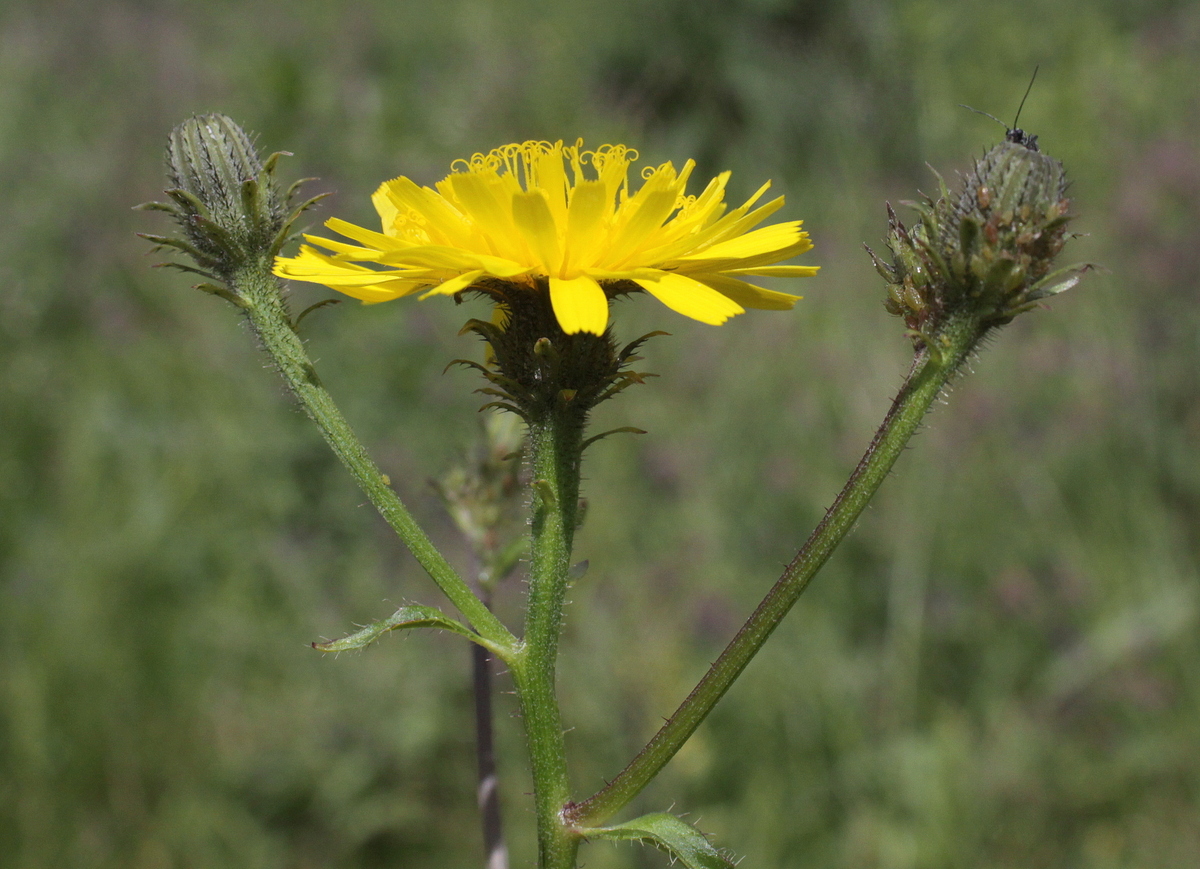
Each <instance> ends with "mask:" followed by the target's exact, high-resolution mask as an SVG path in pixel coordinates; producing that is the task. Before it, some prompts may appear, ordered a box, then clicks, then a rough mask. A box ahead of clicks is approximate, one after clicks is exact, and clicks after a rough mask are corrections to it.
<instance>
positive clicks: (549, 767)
mask: <svg viewBox="0 0 1200 869" xmlns="http://www.w3.org/2000/svg"><path fill="white" fill-rule="evenodd" d="M582 442H583V421H582V420H581V419H580V418H579V415H578V413H576V412H574V411H573V410H572V409H569V408H567V409H564V408H562V407H558V408H555V409H554V410H551V411H548V412H547V413H545V414H544V415H543V416H542V417H541V418H535V419H531V420H530V423H529V444H528V449H529V460H530V465H531V470H532V472H533V495H532V500H533V510H532V513H533V517H532V523H531V539H530V543H531V547H530V559H529V600H528V609H527V610H526V613H525V638H524V646H523V648H522V650H521V653H520V655H518V656H517V657H516V658H515V659H514V660H513V661H512V662H511V663H510V669H511V672H512V676H513V681H514V683H515V685H516V689H517V695H518V697H519V699H520V704H521V714H522V717H523V719H524V723H525V736H526V740H527V741H528V745H529V758H530V764H531V766H532V768H533V793H534V804H535V809H536V813H537V827H538V866H539V869H573V867H574V866H575V855H576V852H577V851H578V849H579V842H580V838H579V836H578V835H577V833H576V832H575V830H574V829H573V828H572V827H571V826H570V825H569V824H567V823H566V821H565V819H564V818H563V814H562V810H563V807H564V806H565V805H566V804H567V801H568V799H569V798H570V785H569V783H568V779H567V764H566V753H565V742H564V740H563V726H562V718H561V716H560V714H559V710H558V698H557V695H556V693H555V684H554V671H555V661H556V660H557V657H558V638H559V633H560V632H561V630H562V608H563V598H564V596H565V594H566V590H567V580H568V573H569V569H570V560H571V542H572V538H573V537H574V534H575V522H576V512H577V508H578V502H579V461H580V452H581V449H582Z"/></svg>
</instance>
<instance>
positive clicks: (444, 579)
mask: <svg viewBox="0 0 1200 869" xmlns="http://www.w3.org/2000/svg"><path fill="white" fill-rule="evenodd" d="M232 283H233V289H234V291H235V292H236V294H237V297H238V298H239V299H240V300H241V302H242V304H243V307H244V309H245V311H246V315H247V317H248V318H249V320H250V325H251V327H252V328H253V329H254V332H255V334H256V335H257V336H258V338H259V340H260V341H261V342H262V345H263V348H264V349H265V350H266V351H267V353H269V354H270V356H271V358H272V359H273V360H274V361H275V365H276V366H277V367H278V369H279V373H280V374H281V375H283V379H284V381H285V382H286V383H287V385H288V388H289V389H291V391H292V393H293V394H294V395H295V396H296V399H297V400H298V401H299V402H300V405H301V407H303V408H304V412H305V413H307V414H308V416H309V418H310V419H311V420H312V421H313V422H314V423H316V424H317V427H318V428H319V429H320V430H321V434H322V435H324V437H325V440H326V442H327V443H328V444H329V446H330V447H331V448H332V449H333V451H334V453H336V454H337V457H338V458H339V459H341V461H342V464H343V465H345V466H346V469H347V470H349V471H350V473H351V475H352V476H353V477H354V479H355V481H357V483H358V485H359V486H360V487H361V488H362V490H363V492H364V493H366V495H367V497H368V498H370V499H371V503H372V504H374V505H375V508H376V509H377V510H378V511H379V513H380V515H382V516H383V518H384V519H385V520H386V521H387V523H388V524H389V525H390V526H392V529H393V530H394V531H395V532H396V534H397V535H399V537H400V539H401V540H402V541H403V542H404V544H405V545H406V546H407V547H408V550H409V551H410V552H411V553H412V554H413V556H414V557H415V558H416V559H417V561H418V562H419V563H420V565H421V566H422V567H423V568H425V570H426V572H427V573H428V574H429V575H430V576H431V577H432V578H433V581H434V582H436V583H437V585H438V587H439V588H440V589H441V590H442V591H443V592H444V593H445V595H446V597H448V598H449V599H450V601H451V602H452V603H453V604H454V605H455V606H456V607H458V610H459V612H461V613H462V614H463V616H464V617H466V618H467V619H468V620H469V621H470V622H471V624H472V626H474V628H475V630H476V631H478V632H479V634H480V635H481V636H482V637H483V638H484V639H486V640H488V641H489V642H490V643H492V645H493V646H494V647H496V649H497V651H500V650H511V649H514V648H515V647H516V645H517V641H516V638H515V637H513V635H512V634H511V633H510V632H509V630H508V629H507V628H506V627H505V626H504V624H503V623H502V622H501V621H500V620H499V619H498V618H496V616H494V615H493V614H492V612H491V611H490V610H489V609H488V608H487V607H486V606H484V604H483V601H481V600H480V599H479V597H478V596H477V595H476V594H475V593H474V592H473V591H471V588H470V587H469V586H468V585H467V583H466V582H465V581H464V580H463V579H462V577H460V576H459V575H458V574H457V573H456V572H455V570H454V568H453V567H451V566H450V564H449V562H447V561H446V559H445V558H444V557H443V556H442V554H441V553H440V552H439V551H438V550H437V549H436V548H435V547H434V545H433V544H432V543H430V541H429V538H428V537H427V536H426V535H425V532H424V531H422V530H421V528H420V526H419V525H417V523H416V521H415V520H414V519H413V518H412V515H411V514H410V513H409V512H408V509H407V508H406V507H405V506H404V504H403V503H402V502H401V500H400V498H399V496H397V495H396V493H395V491H394V490H393V489H392V488H391V486H390V485H389V484H388V481H387V480H386V478H385V477H384V475H383V473H382V472H381V471H380V470H379V468H378V467H377V466H376V465H375V462H374V461H372V459H371V457H370V456H369V455H368V454H367V451H366V449H365V448H364V447H363V445H362V443H361V442H360V441H359V440H358V438H356V437H355V436H354V432H353V431H351V429H350V425H349V423H347V422H346V419H345V417H343V416H342V414H341V411H339V410H338V408H337V405H335V404H334V402H333V398H332V397H331V396H330V395H329V392H328V391H327V390H326V389H325V387H324V386H323V385H322V383H321V380H320V378H319V377H318V376H317V372H316V369H315V368H313V364H312V362H311V361H310V360H309V358H308V354H307V353H305V351H304V344H303V342H301V340H300V337H299V336H298V335H297V334H296V330H295V329H294V328H293V326H292V322H291V318H290V317H289V316H288V313H287V310H286V308H285V306H284V303H283V299H282V297H281V296H280V294H279V285H278V282H277V280H276V279H275V278H274V277H273V276H272V275H271V264H270V260H269V259H266V258H264V259H263V261H261V262H258V263H255V264H253V265H251V266H247V267H246V268H243V269H241V270H240V271H239V272H237V273H236V274H235V275H234V276H233V281H232Z"/></svg>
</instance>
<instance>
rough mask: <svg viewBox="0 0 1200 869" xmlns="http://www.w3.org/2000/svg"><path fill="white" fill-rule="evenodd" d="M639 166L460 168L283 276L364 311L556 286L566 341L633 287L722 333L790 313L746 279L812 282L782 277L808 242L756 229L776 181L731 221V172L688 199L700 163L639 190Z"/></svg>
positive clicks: (388, 191) (660, 173)
mask: <svg viewBox="0 0 1200 869" xmlns="http://www.w3.org/2000/svg"><path fill="white" fill-rule="evenodd" d="M636 159H637V152H636V151H633V150H631V149H629V148H626V147H625V146H624V145H604V146H601V147H600V148H597V149H596V150H594V151H585V150H583V149H582V140H581V141H579V142H577V143H576V144H575V145H567V146H565V145H563V143H562V142H555V143H554V144H550V143H549V142H525V143H523V144H512V145H505V146H504V147H502V148H497V149H495V150H494V151H491V152H490V153H488V154H476V155H475V156H473V157H472V158H471V159H470V160H469V161H468V160H459V161H456V162H455V163H454V164H453V165H452V166H451V170H452V171H451V172H450V174H449V175H447V176H446V177H445V178H443V179H442V180H441V181H439V182H438V184H437V189H436V190H430V189H429V188H428V187H418V186H417V185H416V184H415V183H413V182H412V181H411V180H410V179H408V178H404V177H400V178H396V179H395V180H393V181H388V182H385V183H384V184H383V185H381V186H380V188H379V189H378V190H376V191H375V195H374V196H373V197H372V201H373V202H374V204H375V209H376V210H377V211H378V212H379V216H380V217H381V218H382V221H383V232H381V233H380V232H372V231H371V230H368V229H363V228H362V227H358V226H355V225H353V224H351V223H347V222H346V221H344V220H339V219H337V218H332V219H330V220H328V221H327V222H326V224H325V225H326V226H328V227H329V228H330V229H332V230H334V231H336V232H338V233H339V234H341V235H343V236H345V237H346V238H349V239H351V240H352V241H354V242H356V243H357V244H346V243H345V242H340V241H333V240H330V239H325V238H318V237H314V236H306V238H307V239H308V240H309V241H310V242H312V244H315V245H318V246H320V247H322V248H324V249H325V250H326V251H329V253H323V252H321V251H318V250H316V249H315V248H313V247H311V246H309V245H304V246H303V247H301V249H300V253H299V254H298V255H297V256H295V257H291V258H288V257H281V258H279V259H278V260H277V261H276V265H275V273H276V274H277V275H279V276H281V277H286V278H292V279H295V280H302V281H313V282H315V283H319V284H325V285H326V286H328V287H331V288H333V289H335V290H338V291H339V292H342V293H345V294H346V295H348V296H353V297H354V298H356V299H361V300H363V301H364V302H368V303H371V302H385V301H388V300H389V299H395V298H399V297H400V296H407V295H410V294H411V293H415V292H419V291H421V290H426V291H427V292H426V293H425V295H426V296H428V295H432V294H434V293H440V294H443V295H454V294H455V293H459V292H461V291H463V290H465V289H469V288H470V287H472V285H478V284H481V283H482V282H486V281H488V280H489V279H492V280H500V281H503V282H505V283H507V284H510V285H517V286H522V285H523V286H527V287H528V288H529V289H530V290H531V291H533V290H537V289H538V288H539V287H545V286H547V285H548V286H549V292H550V301H551V304H552V305H553V307H554V314H555V316H556V318H557V319H558V322H559V325H560V326H562V328H563V331H564V332H566V333H568V334H573V333H576V332H590V333H593V334H596V335H599V334H601V333H603V332H604V328H605V326H606V325H607V323H608V300H609V295H610V294H613V293H617V292H622V291H629V290H631V289H634V287H632V286H630V284H629V283H628V282H632V283H633V284H636V285H637V287H640V288H641V289H643V290H645V291H646V292H648V293H650V294H651V295H652V296H654V297H655V298H657V299H658V300H659V301H660V302H662V303H663V304H664V305H666V306H667V307H668V308H671V309H672V310H675V311H678V312H679V313H681V314H683V315H684V316H687V317H691V318H692V319H695V320H699V321H701V322H702V323H711V324H714V325H716V324H720V323H724V322H725V321H726V320H727V319H729V318H730V317H732V316H734V315H735V314H741V313H743V311H744V310H745V308H748V307H749V308H768V309H773V310H786V309H789V308H791V307H792V305H793V304H795V302H796V300H797V298H799V297H798V296H791V295H787V294H785V293H778V292H774V291H771V290H765V289H762V288H761V287H756V286H754V285H753V284H750V283H747V282H746V281H745V280H744V278H745V277H747V276H751V275H760V276H774V277H778V276H790V277H807V276H810V275H813V274H815V273H816V271H817V269H816V267H814V266H779V265H773V263H777V262H780V261H781V260H786V259H789V258H791V257H793V256H796V255H797V254H801V253H804V251H806V250H808V249H809V248H811V247H812V244H811V243H810V242H809V240H808V234H807V233H805V232H802V231H801V230H800V223H801V222H800V221H798V220H793V221H789V222H787V223H777V224H774V225H771V226H765V227H760V228H758V229H754V227H756V226H758V224H760V223H761V222H762V221H763V220H765V219H766V218H767V217H768V216H770V215H771V214H773V213H774V212H775V211H777V210H778V209H779V208H780V207H781V206H782V205H783V197H782V196H780V197H778V198H777V199H773V200H771V201H770V202H768V203H766V204H765V205H761V206H759V207H758V208H753V210H751V209H752V207H753V206H754V203H755V202H756V201H758V199H759V198H760V197H761V196H762V195H763V193H765V192H766V190H767V188H768V187H769V186H770V182H768V183H767V184H764V185H763V186H762V187H761V188H759V190H758V192H757V193H755V194H754V195H753V196H752V197H750V199H749V200H748V201H747V202H746V203H745V204H744V205H742V206H740V207H738V208H735V209H733V210H731V211H728V212H727V211H726V204H725V202H724V198H725V185H726V183H727V182H728V180H729V173H728V172H722V173H721V174H720V175H718V176H717V177H716V178H714V179H713V180H712V181H710V182H709V183H708V186H707V187H706V188H705V189H704V191H703V192H702V193H701V194H700V195H699V196H687V195H685V193H684V190H685V188H686V186H687V182H688V177H689V176H690V175H691V174H692V170H693V168H695V162H694V161H692V160H689V161H688V162H687V163H685V164H684V166H683V169H682V170H681V171H678V172H677V171H676V170H675V167H674V166H673V165H672V164H671V163H663V164H662V165H661V166H658V167H655V168H647V169H644V170H643V171H642V173H641V174H642V179H643V183H642V186H641V189H640V190H638V191H637V192H630V190H629V179H628V172H629V164H630V163H632V162H633V161H634V160H636ZM362 263H366V264H367V265H362ZM621 284H623V287H621V286H620V285H621ZM606 287H607V288H608V289H609V291H610V292H609V294H606V292H605V288H606ZM423 298H424V297H423Z"/></svg>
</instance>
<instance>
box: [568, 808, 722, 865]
mask: <svg viewBox="0 0 1200 869" xmlns="http://www.w3.org/2000/svg"><path fill="white" fill-rule="evenodd" d="M584 835H585V836H586V837H587V838H589V839H614V840H616V841H629V840H637V841H639V842H650V843H651V844H652V845H654V846H655V847H656V848H658V849H660V850H662V851H665V852H666V853H667V854H669V855H670V856H671V858H672V859H673V860H678V861H679V862H680V863H682V864H683V865H684V866H686V867H687V869H731V867H732V866H733V865H734V863H733V862H732V861H731V860H730V859H729V858H728V857H726V856H725V855H724V854H722V853H721V852H720V851H718V850H717V849H716V848H714V847H713V846H712V844H711V843H710V842H709V841H708V839H706V838H705V836H704V834H703V833H701V832H700V831H699V830H697V829H696V828H695V827H693V826H692V825H691V824H688V823H685V822H684V821H681V820H680V819H679V818H677V817H675V816H674V815H669V814H667V813H666V812H658V813H656V814H653V815H643V816H642V817H640V818H636V819H634V820H632V821H626V822H625V823H624V824H618V825H617V826H615V827H596V828H592V829H589V830H585V831H584Z"/></svg>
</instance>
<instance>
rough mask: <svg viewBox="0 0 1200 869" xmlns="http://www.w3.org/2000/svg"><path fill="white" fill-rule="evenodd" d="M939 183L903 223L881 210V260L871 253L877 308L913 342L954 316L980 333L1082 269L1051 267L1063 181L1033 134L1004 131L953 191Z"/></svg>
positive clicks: (1071, 281) (1064, 210)
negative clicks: (882, 305)
mask: <svg viewBox="0 0 1200 869" xmlns="http://www.w3.org/2000/svg"><path fill="white" fill-rule="evenodd" d="M1015 132H1018V131H1014V133H1015ZM939 183H940V184H941V195H940V197H939V198H938V199H937V200H933V199H930V198H928V197H927V198H926V200H925V201H924V202H922V203H908V204H910V205H913V207H914V208H915V209H916V210H917V212H918V215H919V222H918V223H917V224H916V225H914V226H913V227H911V228H907V227H905V226H904V224H903V223H901V222H900V220H899V219H898V218H897V217H896V214H895V212H894V211H892V208H891V206H890V205H889V206H888V223H889V232H888V238H887V245H888V249H889V250H890V251H891V254H892V261H891V263H885V262H883V261H881V260H880V259H879V257H877V256H876V255H875V253H874V252H873V251H872V252H871V257H872V258H873V259H874V261H875V267H876V269H877V270H878V271H879V273H880V274H881V275H882V276H883V278H884V279H885V280H886V281H887V282H888V298H887V300H886V306H887V309H888V310H889V311H890V312H892V313H893V314H897V315H899V316H902V317H903V318H904V320H905V322H906V323H907V324H908V326H909V328H910V329H911V330H912V334H913V337H914V340H915V341H916V342H917V343H918V344H921V343H926V344H927V343H928V342H929V337H930V335H932V334H933V332H935V331H936V330H937V329H938V328H939V327H940V326H941V325H942V324H944V323H945V322H946V321H947V320H948V319H949V318H951V317H956V316H969V317H971V318H973V319H974V320H975V321H977V322H978V323H979V326H980V334H981V335H982V333H983V332H984V331H986V330H987V329H990V328H993V327H995V326H1001V325H1003V324H1005V323H1008V322H1009V321H1011V320H1012V318H1013V317H1015V316H1016V315H1017V314H1019V313H1022V312H1023V311H1027V310H1029V309H1031V308H1033V307H1035V304H1036V302H1037V301H1038V300H1039V299H1043V298H1045V297H1047V296H1050V295H1053V294H1055V293H1060V292H1062V291H1063V290H1066V289H1069V288H1070V287H1073V286H1074V285H1075V284H1076V283H1078V282H1079V278H1080V275H1081V273H1082V271H1083V270H1084V269H1085V268H1086V266H1078V265H1077V266H1072V267H1069V268H1065V269H1060V270H1057V271H1053V270H1052V267H1053V263H1054V259H1055V258H1056V257H1057V256H1058V254H1059V252H1060V251H1061V250H1062V248H1063V245H1064V244H1065V242H1066V239H1067V222H1068V221H1069V220H1070V215H1069V214H1068V208H1069V205H1070V203H1069V201H1068V199H1067V197H1066V189H1067V180H1066V175H1065V173H1064V171H1063V167H1062V163H1060V162H1059V161H1058V160H1055V159H1054V158H1052V157H1049V156H1047V155H1046V154H1043V153H1041V152H1040V151H1039V150H1038V149H1037V144H1036V140H1035V138H1034V137H1029V136H1025V135H1024V134H1021V135H1020V136H1016V135H1010V136H1009V137H1008V138H1007V139H1006V140H1005V141H1004V142H1001V143H1000V144H998V145H996V146H995V147H993V148H992V149H991V150H989V151H988V152H987V153H986V154H984V155H983V157H982V158H981V159H980V160H978V161H977V162H976V163H975V167H974V169H973V170H972V171H971V172H970V173H968V174H967V175H966V176H965V177H964V179H963V188H962V191H961V192H960V193H958V194H957V195H953V196H952V195H951V194H950V193H949V192H948V191H947V190H946V186H945V183H944V182H941V179H940V178H939ZM868 250H869V249H868Z"/></svg>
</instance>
